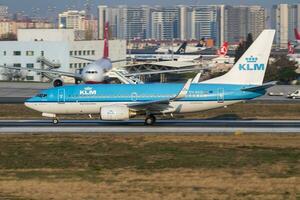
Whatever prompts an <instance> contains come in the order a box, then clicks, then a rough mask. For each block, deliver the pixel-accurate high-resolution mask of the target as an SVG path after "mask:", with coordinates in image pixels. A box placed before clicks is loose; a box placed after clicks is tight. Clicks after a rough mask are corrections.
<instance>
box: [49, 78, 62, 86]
mask: <svg viewBox="0 0 300 200" xmlns="http://www.w3.org/2000/svg"><path fill="white" fill-rule="evenodd" d="M52 85H53V86H54V87H61V86H63V85H64V81H63V80H62V79H61V78H56V79H54V80H53V81H52Z"/></svg>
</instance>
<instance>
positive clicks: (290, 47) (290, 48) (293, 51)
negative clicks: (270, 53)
mask: <svg viewBox="0 0 300 200" xmlns="http://www.w3.org/2000/svg"><path fill="white" fill-rule="evenodd" d="M293 54H295V48H294V46H293V45H292V44H291V42H288V55H293Z"/></svg>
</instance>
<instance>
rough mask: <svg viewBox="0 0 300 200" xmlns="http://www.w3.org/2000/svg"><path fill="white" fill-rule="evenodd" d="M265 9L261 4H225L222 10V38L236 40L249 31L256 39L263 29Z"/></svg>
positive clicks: (243, 37)
mask: <svg viewBox="0 0 300 200" xmlns="http://www.w3.org/2000/svg"><path fill="white" fill-rule="evenodd" d="M265 24H266V23H265V9H264V8H263V7H261V6H226V7H225V10H224V39H225V40H226V41H228V42H238V41H239V40H241V39H246V37H247V35H248V33H251V34H252V36H253V38H254V39H256V37H258V35H259V34H260V33H261V32H262V31H263V30H264V29H265Z"/></svg>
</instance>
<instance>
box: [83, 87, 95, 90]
mask: <svg viewBox="0 0 300 200" xmlns="http://www.w3.org/2000/svg"><path fill="white" fill-rule="evenodd" d="M92 89H93V88H91V87H86V88H84V90H92Z"/></svg>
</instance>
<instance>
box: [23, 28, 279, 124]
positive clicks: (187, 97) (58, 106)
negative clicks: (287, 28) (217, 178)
mask: <svg viewBox="0 0 300 200" xmlns="http://www.w3.org/2000/svg"><path fill="white" fill-rule="evenodd" d="M274 35H275V30H264V31H263V32H262V33H261V35H260V36H259V37H258V38H257V39H256V41H255V42H254V43H253V44H252V45H251V46H250V47H249V49H248V50H247V51H246V52H245V53H244V55H243V56H242V57H241V58H240V59H239V61H238V62H237V63H236V64H235V65H234V66H233V67H232V69H231V70H230V71H229V72H228V73H226V74H225V75H223V76H220V77H217V78H213V79H210V80H207V81H204V82H200V83H192V80H188V81H187V83H185V84H140V85H126V84H115V85H114V84H111V85H102V84H101V85H100V84H97V85H89V84H84V85H72V86H64V87H59V88H52V89H48V90H44V91H42V92H41V93H40V94H38V95H37V96H34V97H32V98H30V99H28V100H27V101H26V102H25V105H26V106H27V107H29V108H31V109H34V110H37V111H39V112H42V116H44V117H50V118H53V123H58V122H59V121H58V118H57V115H60V114H98V115H99V116H100V119H101V120H107V121H118V120H120V121H123V120H129V119H130V118H133V117H135V116H137V115H144V116H146V117H145V124H147V125H152V124H153V123H155V119H156V118H155V116H156V115H172V114H178V113H190V112H199V111H204V110H209V109H214V108H220V107H224V106H228V105H231V104H235V103H238V102H242V101H245V100H250V99H254V98H257V97H259V96H262V95H264V94H265V93H266V89H267V88H268V87H271V86H273V85H274V83H267V84H263V79H264V75H265V72H266V68H267V64H268V59H269V56H270V52H271V47H272V43H273V39H274Z"/></svg>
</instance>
